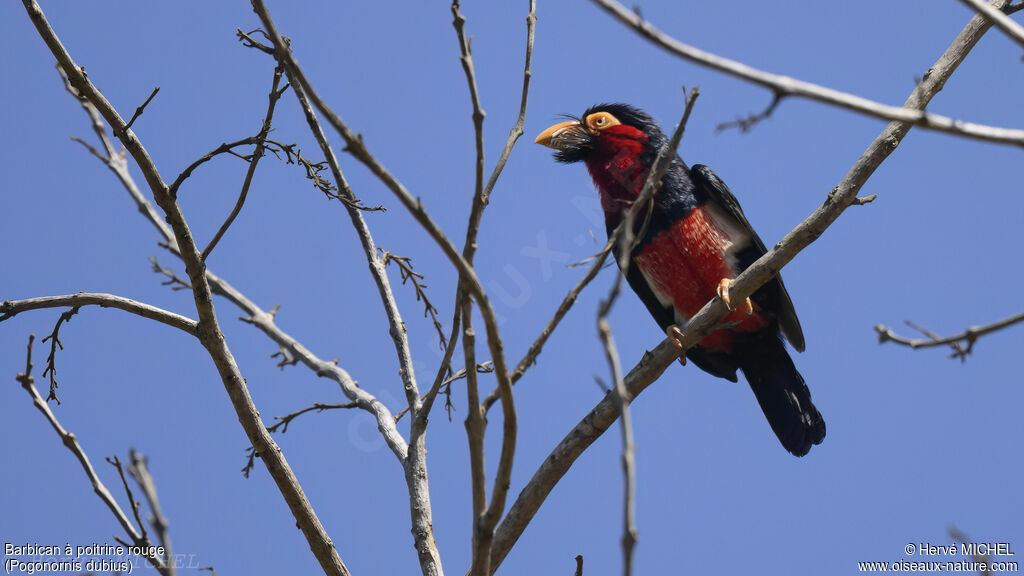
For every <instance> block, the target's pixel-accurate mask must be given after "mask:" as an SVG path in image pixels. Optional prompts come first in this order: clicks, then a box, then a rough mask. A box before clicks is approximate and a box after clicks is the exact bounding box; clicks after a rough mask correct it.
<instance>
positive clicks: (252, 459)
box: [242, 402, 359, 478]
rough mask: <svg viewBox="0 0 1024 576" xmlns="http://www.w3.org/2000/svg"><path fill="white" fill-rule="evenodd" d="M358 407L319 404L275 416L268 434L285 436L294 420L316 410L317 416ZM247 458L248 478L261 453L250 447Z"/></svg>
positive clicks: (352, 404) (243, 469) (244, 474)
mask: <svg viewBox="0 0 1024 576" xmlns="http://www.w3.org/2000/svg"><path fill="white" fill-rule="evenodd" d="M358 407H359V405H358V404H357V403H355V402H346V403H344V404H323V403H320V402H317V403H315V404H313V405H312V406H309V407H307V408H303V409H302V410H298V411H295V412H292V413H291V414H286V415H284V416H274V420H278V422H277V424H274V425H273V426H269V427H267V432H277V431H278V429H280V430H281V434H284V433H285V432H287V431H288V426H289V425H290V424H291V423H292V420H295V419H296V418H298V417H299V416H302V415H303V414H306V413H308V412H312V411H314V410H316V412H317V414H319V413H320V412H323V411H324V410H345V409H349V408H358ZM245 456H246V463H245V466H243V467H242V475H243V476H245V477H246V478H248V477H249V474H250V473H251V472H252V469H253V467H254V466H255V465H256V458H259V456H260V453H259V452H258V451H257V450H256V447H255V446H249V447H248V448H246V449H245Z"/></svg>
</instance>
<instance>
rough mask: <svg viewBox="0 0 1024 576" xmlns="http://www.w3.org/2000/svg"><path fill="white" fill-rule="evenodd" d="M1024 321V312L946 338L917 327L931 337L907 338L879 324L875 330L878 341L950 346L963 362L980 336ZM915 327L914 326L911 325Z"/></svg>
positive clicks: (917, 345) (972, 327)
mask: <svg viewBox="0 0 1024 576" xmlns="http://www.w3.org/2000/svg"><path fill="white" fill-rule="evenodd" d="M1021 322H1024V312H1022V313H1020V314H1017V315H1014V316H1010V317H1009V318H1004V319H1002V320H1000V321H998V322H993V323H992V324H986V325H984V326H971V327H969V328H967V330H964V331H963V332H961V333H960V334H956V335H954V336H949V337H946V338H940V337H939V336H938V335H937V334H934V333H930V332H928V331H926V330H924V329H921V328H916V329H917V330H919V331H921V332H924V333H925V335H927V336H928V337H929V338H930V339H929V340H924V339H913V338H906V337H904V336H900V335H899V334H896V332H894V331H893V330H892V329H891V328H888V327H886V326H883V325H881V324H878V325H877V326H875V332H878V342H879V343H880V344H883V343H885V342H895V343H897V344H902V345H904V346H909V347H910V348H913V349H914V350H917V349H918V348H934V347H936V346H950V347H952V348H953V354H951V355H950V357H951V358H959V359H960V361H961V362H963V361H966V360H967V356H968V355H969V354H970V353H971V352H972V351H973V350H974V343H975V342H977V341H978V338H981V337H982V336H984V335H986V334H991V333H993V332H997V331H999V330H1002V329H1004V328H1008V327H1010V326H1013V325H1014V324H1019V323H1021ZM911 327H914V326H911Z"/></svg>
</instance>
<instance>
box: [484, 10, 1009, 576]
mask: <svg viewBox="0 0 1024 576" xmlns="http://www.w3.org/2000/svg"><path fill="white" fill-rule="evenodd" d="M1006 3H1007V0H994V2H993V6H995V7H996V8H1002V7H1003V6H1005V5H1006ZM990 27H991V24H990V23H989V22H988V21H987V20H985V18H984V17H982V16H980V15H978V16H975V17H974V18H972V19H971V20H970V22H968V23H967V26H965V27H964V29H963V30H962V31H961V32H960V34H958V35H957V37H956V38H955V39H954V40H953V42H952V44H951V45H950V46H949V47H948V48H947V49H946V51H945V52H944V53H943V54H942V56H940V57H939V59H938V61H937V62H936V63H935V64H934V65H933V66H932V68H931V74H929V75H928V76H927V77H926V78H924V79H923V80H922V81H921V82H920V83H919V84H918V85H917V86H916V87H915V88H914V91H913V92H912V93H911V95H910V97H909V98H908V99H907V102H906V104H904V106H906V107H907V108H909V109H912V110H923V109H924V108H925V106H927V105H928V102H929V101H930V100H931V99H932V97H934V96H935V94H937V93H938V91H939V90H940V89H941V88H942V86H943V85H944V84H945V82H946V80H948V79H949V77H950V76H951V75H952V74H953V72H954V71H956V69H957V67H958V66H959V65H960V63H961V62H963V59H964V58H965V57H966V56H967V54H968V53H969V52H970V51H971V49H973V48H974V46H975V45H976V44H977V43H978V41H979V40H980V39H981V37H982V36H983V35H984V33H985V32H986V31H987V30H988V29H989V28H990ZM912 126H913V124H910V123H904V122H891V123H890V124H889V125H888V126H886V128H885V129H884V130H883V131H882V133H881V134H879V135H878V137H877V138H875V140H874V141H873V142H872V143H871V144H870V145H869V146H868V149H867V150H866V151H865V152H864V153H863V154H862V155H861V156H860V158H858V159H857V161H856V162H855V163H854V165H853V167H852V168H851V169H850V171H849V172H848V173H847V174H846V176H845V177H844V178H843V180H842V182H840V184H839V186H837V187H836V188H835V189H833V191H832V192H830V193H829V194H828V197H827V198H826V200H825V203H824V204H823V205H822V206H821V207H820V208H818V209H817V210H816V211H815V212H814V213H812V214H811V215H810V216H809V217H808V218H807V219H806V220H804V221H803V222H801V223H800V224H799V225H798V226H797V227H796V228H794V229H793V230H792V231H791V232H790V233H789V234H787V235H786V236H785V237H784V238H783V239H782V240H781V241H780V242H779V243H778V244H776V245H775V246H774V247H773V248H772V249H771V250H769V251H768V252H767V253H766V254H765V255H764V256H762V257H761V258H759V259H758V260H757V261H756V262H754V263H753V264H752V265H751V266H750V267H748V268H747V269H746V270H745V271H744V272H743V273H742V274H740V275H739V276H738V277H737V278H736V281H735V282H734V283H733V285H732V287H731V289H730V291H731V296H732V298H734V299H736V301H742V300H743V299H745V298H747V297H749V296H750V295H751V294H753V292H754V291H755V290H757V289H758V288H759V287H761V285H763V284H764V283H765V282H767V281H768V280H769V279H770V278H772V277H773V276H774V275H775V274H777V273H778V271H779V270H780V269H781V268H782V267H783V266H784V265H785V264H786V263H788V262H789V261H790V260H792V259H793V258H794V257H795V256H796V254H798V253H799V252H800V251H801V250H803V249H804V248H805V247H807V246H808V245H810V244H811V243H812V242H813V241H814V240H816V239H817V238H818V237H819V236H821V234H822V233H823V232H824V231H825V229H826V228H828V226H829V225H830V224H831V223H832V222H834V221H835V220H836V218H838V217H839V215H840V214H842V212H843V211H844V210H845V209H846V208H847V207H848V206H850V205H851V204H852V203H853V201H854V200H855V199H856V198H857V193H858V192H859V191H860V189H861V187H863V185H864V183H865V182H866V181H867V179H868V178H869V177H870V176H871V175H872V174H873V173H874V171H875V170H876V169H877V168H878V166H879V165H881V163H882V162H883V161H884V160H885V159H886V158H888V156H889V155H890V154H891V153H892V152H893V151H895V149H896V147H897V146H899V143H900V140H901V139H902V138H903V137H904V136H905V135H906V134H907V132H909V131H910V129H911V128H912ZM727 313H728V308H727V306H726V305H725V303H724V302H722V301H721V299H720V298H718V297H715V298H713V299H712V300H711V301H710V302H708V303H707V304H705V305H704V307H703V308H701V310H700V311H699V312H698V313H697V314H696V315H694V316H693V317H692V318H690V320H689V321H688V322H687V323H686V326H684V327H683V329H682V332H683V334H684V335H685V337H684V339H683V347H684V348H689V347H690V346H692V345H693V344H695V343H697V342H699V341H700V340H702V339H703V338H704V337H705V336H706V335H707V334H708V333H709V332H710V331H711V330H712V329H713V327H714V326H715V325H716V324H717V323H718V322H719V321H720V319H721V318H723V317H724V316H725V315H726V314H727ZM678 357H679V349H678V348H677V347H676V346H675V344H673V343H671V342H669V341H668V339H665V340H663V341H662V342H661V343H660V344H659V345H658V346H657V347H656V348H655V349H654V350H653V351H651V352H649V353H647V354H646V355H644V358H643V359H642V360H641V361H640V362H639V363H638V364H637V365H636V366H634V367H633V369H632V370H630V372H629V373H628V374H627V375H626V377H625V378H624V380H623V381H624V383H625V385H626V389H627V391H628V392H629V394H630V396H631V397H633V398H635V397H636V396H637V395H638V394H639V393H640V392H642V391H643V390H644V389H645V388H646V387H647V386H649V385H650V384H651V383H652V382H653V381H654V380H656V379H657V378H658V377H659V376H661V374H662V373H663V372H664V371H665V369H667V368H668V366H669V365H670V364H671V363H672V362H673V361H675V359H676V358H678ZM617 416H618V411H617V410H616V408H615V403H614V400H612V399H611V397H610V396H606V397H605V398H604V399H603V400H601V402H599V403H598V404H597V406H595V407H594V409H592V410H591V411H590V412H589V413H588V414H587V415H586V416H585V417H584V418H583V420H581V421H580V422H579V423H578V424H577V425H576V426H575V427H574V428H573V429H572V430H571V431H570V432H569V434H568V435H566V437H565V438H563V439H562V441H561V442H559V443H558V445H557V446H555V448H554V450H552V452H551V454H550V455H549V456H548V457H547V458H545V459H544V461H543V463H542V464H541V465H540V467H539V468H538V469H537V471H536V472H535V473H534V475H533V477H532V478H531V479H530V481H529V482H528V483H527V484H526V487H524V488H523V490H522V491H521V492H520V493H519V497H518V498H517V499H516V501H515V502H514V503H513V504H512V506H511V507H510V508H509V511H508V514H507V515H506V517H505V519H504V520H503V521H502V523H501V524H500V525H499V526H498V529H497V532H496V534H495V538H494V550H493V551H492V566H491V571H492V573H493V572H494V570H496V569H497V567H498V566H499V565H500V564H501V562H502V560H504V558H505V556H506V555H507V554H508V552H509V551H510V550H511V549H512V546H513V545H514V544H515V542H516V541H517V540H518V539H519V536H520V535H521V534H522V532H523V530H524V529H525V528H526V526H527V525H528V524H529V522H530V520H532V519H533V516H534V514H536V512H537V509H538V508H539V507H540V505H541V504H542V503H543V502H544V500H545V498H547V495H548V494H549V493H550V492H551V489H552V488H554V486H555V484H557V483H558V481H559V480H560V479H561V478H562V476H564V475H565V473H566V472H567V471H568V470H569V467H570V466H572V463H573V462H575V460H576V458H577V457H579V455H580V454H582V452H583V451H584V450H586V448H587V447H589V446H590V445H591V444H592V443H593V442H594V441H595V440H596V439H597V438H598V437H600V436H601V434H603V433H604V432H605V430H607V429H608V427H609V426H611V424H612V423H613V422H614V421H615V418H616V417H617Z"/></svg>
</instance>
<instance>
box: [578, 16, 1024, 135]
mask: <svg viewBox="0 0 1024 576" xmlns="http://www.w3.org/2000/svg"><path fill="white" fill-rule="evenodd" d="M591 1H592V2H593V3H594V4H596V5H598V6H599V7H601V8H603V9H604V10H605V11H606V12H608V13H609V14H611V15H612V16H614V17H615V18H616V19H618V20H619V21H620V22H622V23H623V24H625V25H627V26H629V27H630V28H632V29H633V30H635V31H636V32H637V33H638V34H640V35H641V36H643V37H644V38H647V39H648V40H650V41H651V42H653V43H654V44H656V45H658V46H661V47H662V48H664V49H665V50H667V51H669V52H671V53H673V54H675V55H676V56H679V57H680V58H683V59H686V60H689V61H690V62H693V63H695V64H699V65H701V66H707V67H708V68H712V69H714V70H718V71H719V72H724V73H725V74H729V75H731V76H735V77H737V78H740V79H742V80H746V81H747V82H752V83H754V84H757V85H759V86H764V87H765V88H767V89H769V90H771V91H772V92H774V93H775V94H780V93H781V94H784V95H786V96H796V97H800V98H807V99H810V100H817V101H819V102H824V103H825V104H831V105H833V106H838V107H840V108H845V109H847V110H853V111H854V112H859V113H861V114H865V115H868V116H874V117H876V118H882V119H885V120H890V121H895V122H902V123H907V124H912V125H914V126H920V127H921V128H924V129H926V130H937V131H939V132H947V133H950V134H955V135H957V136H965V137H968V138H974V139H977V140H985V141H989V142H999V143H1002V144H1013V145H1016V146H1024V130H1019V129H1012V128H1001V127H997V126H985V125H982V124H975V123H973V122H963V121H961V120H954V119H953V118H949V117H946V116H940V115H938V114H932V113H930V112H925V111H924V110H918V109H913V108H907V107H906V106H904V107H902V108H900V107H898V106H889V105H887V104H882V103H879V102H874V101H872V100H868V99H867V98H861V97H860V96H854V95H852V94H847V93H845V92H840V91H839V90H834V89H832V88H826V87H824V86H819V85H817V84H813V83H811V82H804V81H803V80H797V79H795V78H790V77H788V76H779V75H776V74H771V73H768V72H764V71H762V70H758V69H757V68H753V67H751V66H747V65H746V64H743V63H741V62H737V61H735V60H730V59H728V58H723V57H721V56H718V55H715V54H711V53H709V52H705V51H703V50H700V49H697V48H694V47H693V46H689V45H687V44H684V43H682V42H680V41H679V40H676V39H675V38H672V37H671V36H668V35H667V34H665V33H663V32H661V31H660V30H658V29H657V28H655V27H654V25H653V24H651V23H650V22H647V21H646V20H644V19H643V18H642V17H641V16H640V15H639V14H637V13H636V12H633V11H631V10H629V9H628V8H626V7H625V6H623V5H622V4H620V3H618V2H617V1H616V0H591ZM1003 4H1004V3H1003V2H1002V1H1000V5H1003ZM928 75H929V74H926V75H925V77H926V79H927V77H928Z"/></svg>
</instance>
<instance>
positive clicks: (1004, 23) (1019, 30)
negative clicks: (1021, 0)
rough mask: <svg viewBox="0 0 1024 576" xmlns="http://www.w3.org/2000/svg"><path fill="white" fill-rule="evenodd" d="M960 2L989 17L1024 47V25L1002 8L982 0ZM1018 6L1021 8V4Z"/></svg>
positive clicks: (962, 0)
mask: <svg viewBox="0 0 1024 576" xmlns="http://www.w3.org/2000/svg"><path fill="white" fill-rule="evenodd" d="M960 3H961V4H963V5H965V6H967V7H968V8H970V9H972V10H974V11H975V12H977V13H978V14H981V15H982V16H984V17H985V18H988V21H989V22H991V23H992V24H995V26H996V28H999V29H1000V30H1002V31H1003V32H1005V33H1006V35H1007V36H1009V37H1010V38H1011V39H1012V40H1013V41H1014V42H1016V43H1017V44H1020V45H1021V47H1024V26H1021V25H1020V24H1018V23H1017V22H1015V21H1014V20H1013V19H1011V18H1010V17H1009V16H1007V15H1006V13H1004V12H1003V11H1002V10H997V9H995V8H993V7H992V6H990V5H989V4H986V3H984V2H982V1H981V0H960ZM1016 8H1017V9H1020V6H1017V7H1016Z"/></svg>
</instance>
